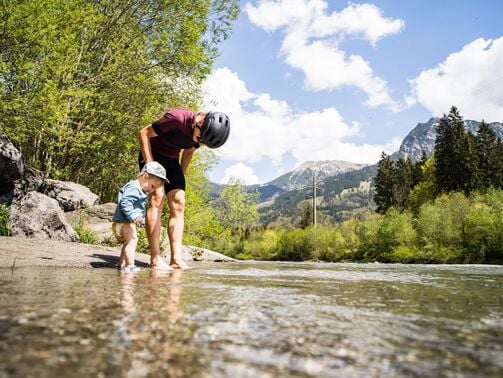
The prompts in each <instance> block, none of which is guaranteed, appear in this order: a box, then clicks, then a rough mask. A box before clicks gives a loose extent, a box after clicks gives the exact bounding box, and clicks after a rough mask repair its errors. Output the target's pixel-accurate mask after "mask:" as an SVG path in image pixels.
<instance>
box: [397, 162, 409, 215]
mask: <svg viewBox="0 0 503 378" xmlns="http://www.w3.org/2000/svg"><path fill="white" fill-rule="evenodd" d="M412 165H413V163H412V161H411V160H410V158H408V159H407V160H404V159H399V160H398V161H396V162H395V164H394V169H393V202H392V206H395V207H396V208H397V209H399V210H400V211H403V210H404V209H405V208H406V206H407V201H408V199H409V193H410V190H411V188H412Z"/></svg>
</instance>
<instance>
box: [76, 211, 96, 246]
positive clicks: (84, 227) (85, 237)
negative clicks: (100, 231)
mask: <svg viewBox="0 0 503 378" xmlns="http://www.w3.org/2000/svg"><path fill="white" fill-rule="evenodd" d="M73 229H74V230H75V232H76V233H77V235H78V236H79V239H80V242H81V243H85V244H98V237H97V236H96V234H95V233H94V232H92V231H91V229H90V228H89V222H88V221H87V219H86V217H85V216H84V215H83V214H82V213H80V214H79V220H78V222H77V224H76V225H74V226H73Z"/></svg>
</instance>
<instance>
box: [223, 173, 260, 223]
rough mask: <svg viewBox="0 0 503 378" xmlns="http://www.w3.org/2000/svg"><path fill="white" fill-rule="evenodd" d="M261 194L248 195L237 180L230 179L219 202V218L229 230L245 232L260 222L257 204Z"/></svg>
mask: <svg viewBox="0 0 503 378" xmlns="http://www.w3.org/2000/svg"><path fill="white" fill-rule="evenodd" d="M258 196H259V194H258V193H257V192H254V193H248V192H247V191H246V189H245V188H244V186H243V184H242V183H241V182H240V181H239V180H237V179H230V180H229V182H228V183H227V185H225V187H224V188H223V190H222V192H221V193H220V198H219V199H218V201H217V205H216V207H217V212H218V218H219V220H220V222H221V224H222V225H223V226H224V227H225V228H227V229H228V230H232V231H234V232H236V231H238V232H244V231H245V230H246V229H249V228H250V227H252V226H253V225H255V224H256V223H257V221H258V212H257V207H256V205H255V203H256V202H257V199H258Z"/></svg>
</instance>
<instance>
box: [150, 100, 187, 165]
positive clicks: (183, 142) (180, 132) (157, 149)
mask: <svg viewBox="0 0 503 378" xmlns="http://www.w3.org/2000/svg"><path fill="white" fill-rule="evenodd" d="M195 120H196V113H195V112H193V111H191V110H188V109H184V108H176V109H171V110H169V111H168V112H167V113H166V114H164V115H163V116H162V117H161V118H159V119H158V120H157V121H155V122H153V123H152V127H153V129H154V131H155V132H156V134H157V136H156V137H154V138H150V147H151V148H152V153H153V154H157V155H162V156H164V157H168V158H172V159H178V158H179V157H180V151H181V150H182V149H188V148H192V147H194V146H195V145H196V142H194V141H193V140H192V135H193V129H192V125H193V124H194V122H195Z"/></svg>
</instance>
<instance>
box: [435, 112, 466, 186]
mask: <svg viewBox="0 0 503 378" xmlns="http://www.w3.org/2000/svg"><path fill="white" fill-rule="evenodd" d="M436 131H437V138H436V140H435V182H436V184H437V192H439V193H444V192H445V193H448V192H452V191H460V190H462V191H464V192H465V193H468V192H470V191H471V190H473V189H474V187H475V186H476V184H475V178H476V154H475V150H474V148H473V145H472V144H471V143H470V137H469V135H468V134H467V133H466V132H465V129H464V124H463V119H462V117H461V116H460V115H459V112H458V109H457V108H456V107H455V106H453V107H451V110H450V112H449V114H448V115H445V114H444V116H443V117H442V118H441V119H440V121H439V123H438V125H437V127H436Z"/></svg>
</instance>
